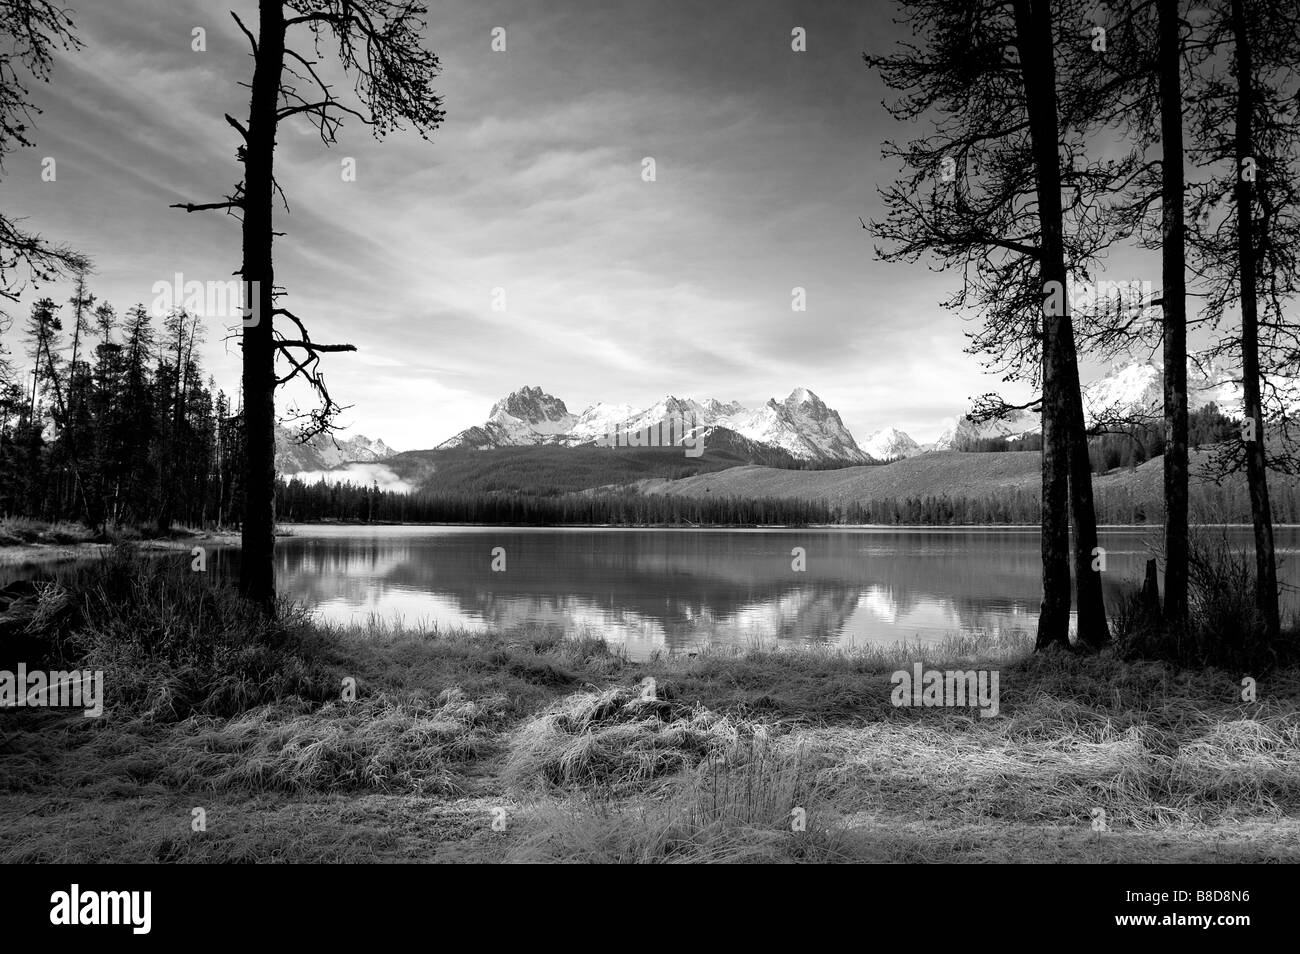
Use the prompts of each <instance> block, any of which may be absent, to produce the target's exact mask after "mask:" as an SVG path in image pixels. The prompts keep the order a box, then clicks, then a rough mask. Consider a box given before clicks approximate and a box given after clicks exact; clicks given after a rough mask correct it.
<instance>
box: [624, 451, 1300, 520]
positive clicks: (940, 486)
mask: <svg viewBox="0 0 1300 954" xmlns="http://www.w3.org/2000/svg"><path fill="white" fill-rule="evenodd" d="M1040 459H1041V455H1040V454H1039V452H1037V451H1002V452H989V453H975V452H960V451H934V452H932V453H928V454H921V455H919V456H916V457H908V458H904V459H902V460H898V461H894V462H893V463H890V464H884V465H879V466H874V467H844V468H841V469H839V470H832V471H789V470H778V469H775V468H771V467H756V466H746V467H733V468H730V469H728V470H724V471H718V472H713V473H701V474H697V475H695V476H693V477H688V478H685V479H681V480H674V481H668V480H645V481H642V482H641V483H640V484H638V489H639V490H640V491H641V492H642V493H646V494H662V495H668V496H684V497H717V498H725V497H733V496H734V497H742V498H747V499H752V498H757V497H764V498H778V499H782V498H784V499H801V500H823V501H826V502H827V503H829V504H831V505H832V506H833V507H839V508H843V507H846V506H848V505H850V504H859V505H869V504H872V503H879V502H882V501H889V500H891V499H892V500H906V499H913V500H916V499H924V498H927V497H932V498H938V497H948V498H951V499H954V500H956V499H967V500H980V499H990V498H992V499H1002V500H1006V499H1009V498H1024V499H1026V500H1030V501H1032V502H1033V503H1034V505H1035V506H1036V505H1037V501H1038V497H1039V493H1040V489H1041V479H1042V477H1041V473H1040V470H1039V468H1040ZM1209 459H1210V452H1209V451H1206V450H1196V451H1193V452H1192V454H1191V474H1192V488H1191V497H1192V509H1193V518H1194V519H1198V520H1204V521H1218V520H1222V521H1226V522H1237V521H1243V520H1248V519H1249V517H1248V515H1249V506H1248V502H1247V491H1246V481H1245V476H1244V474H1241V473H1237V474H1233V475H1230V476H1229V477H1227V478H1226V479H1225V480H1224V481H1223V482H1222V483H1221V484H1215V483H1213V482H1211V481H1209V480H1208V478H1207V464H1208V462H1209ZM1269 480H1270V483H1269V487H1270V492H1271V497H1272V503H1273V513H1274V519H1275V520H1277V521H1278V522H1295V521H1296V520H1297V519H1300V509H1298V508H1300V479H1297V478H1295V477H1288V476H1286V475H1283V474H1280V473H1274V474H1270V478H1269ZM1163 487H1164V462H1163V458H1161V457H1156V458H1154V459H1152V460H1149V461H1147V462H1146V463H1144V464H1141V465H1140V466H1138V467H1136V468H1133V469H1123V470H1115V471H1112V472H1110V473H1108V474H1101V475H1097V476H1095V477H1094V478H1093V488H1094V491H1095V493H1096V496H1097V500H1098V514H1099V517H1100V518H1101V519H1102V520H1104V521H1107V522H1124V523H1127V522H1142V521H1144V520H1148V519H1150V520H1159V519H1160V511H1161V509H1162V508H1163V502H1162V501H1163Z"/></svg>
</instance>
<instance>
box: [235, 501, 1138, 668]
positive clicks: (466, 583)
mask: <svg viewBox="0 0 1300 954" xmlns="http://www.w3.org/2000/svg"><path fill="white" fill-rule="evenodd" d="M295 534H296V535H295V536H293V537H290V538H286V539H282V540H280V541H279V542H278V543H277V560H278V572H279V586H280V590H281V592H282V593H284V594H285V595H288V596H291V597H293V598H295V599H299V600H303V601H305V602H308V603H310V604H312V605H313V606H314V607H315V609H316V611H317V612H318V613H319V614H320V615H321V616H323V617H325V618H328V619H333V620H338V621H343V622H348V621H353V620H360V619H364V618H365V617H367V616H368V615H370V614H372V613H373V614H376V615H379V616H383V617H387V618H401V619H402V620H403V621H405V622H406V623H408V624H415V623H422V624H430V625H432V624H436V625H438V626H439V627H442V628H457V627H463V628H466V629H471V630H482V629H496V628H512V627H516V626H523V625H530V624H541V625H550V626H556V627H559V628H561V629H563V630H564V631H565V632H581V631H589V632H591V633H594V634H597V635H601V636H604V637H606V638H608V639H611V640H613V641H617V642H623V643H626V644H627V646H628V649H629V651H631V652H633V653H635V654H641V653H644V652H648V651H651V650H654V649H666V650H670V651H676V650H681V649H686V648H691V647H698V646H699V645H701V644H704V643H710V642H711V643H715V644H716V643H726V644H750V643H755V642H772V641H776V642H782V643H815V642H820V643H828V644H838V645H849V644H857V645H866V644H892V643H895V642H900V641H908V642H914V641H922V642H928V641H937V640H940V639H942V638H944V637H945V636H948V635H952V634H956V633H989V634H995V635H998V634H1007V633H1011V632H1016V631H1020V632H1026V633H1032V632H1033V631H1034V628H1035V624H1036V617H1037V610H1038V598H1039V596H1038V594H1039V592H1040V580H1039V572H1040V571H1039V547H1038V536H1037V534H1036V533H1033V532H1026V531H1021V530H961V531H944V530H867V531H779V530H769V531H734V530H729V531H721V530H720V531H710V530H693V531H683V532H677V531H638V530H587V529H564V530H518V529H510V530H502V529H495V528H416V527H393V528H374V529H371V528H356V527H351V528H341V527H340V528H320V527H303V528H296V529H295ZM1106 536H1107V539H1106V540H1104V541H1103V543H1105V544H1108V545H1109V547H1110V549H1109V561H1108V567H1107V573H1106V586H1107V591H1108V595H1109V596H1111V597H1113V596H1114V595H1116V594H1117V593H1118V592H1119V591H1121V590H1122V589H1124V588H1125V587H1126V586H1131V585H1133V584H1134V582H1135V581H1136V580H1138V579H1139V578H1140V576H1141V573H1142V569H1143V566H1144V564H1145V560H1146V558H1147V556H1148V545H1147V538H1146V535H1145V534H1143V533H1141V532H1136V531H1125V532H1123V533H1112V534H1107V535H1106ZM496 547H501V548H503V549H504V551H505V567H506V568H505V570H504V571H503V572H494V571H493V570H492V562H493V556H492V553H493V549H494V548H496ZM794 547H802V548H803V549H804V551H805V553H806V570H805V571H802V572H799V571H795V570H793V569H792V566H791V563H792V560H793V559H794V557H792V555H791V550H792V549H793V548H794ZM231 556H234V554H231Z"/></svg>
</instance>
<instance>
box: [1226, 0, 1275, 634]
mask: <svg viewBox="0 0 1300 954" xmlns="http://www.w3.org/2000/svg"><path fill="white" fill-rule="evenodd" d="M1232 32H1233V39H1234V41H1235V43H1236V56H1237V64H1236V66H1237V122H1236V130H1235V136H1236V162H1237V168H1236V186H1235V188H1234V190H1233V191H1234V192H1235V194H1236V202H1237V250H1238V261H1239V263H1240V267H1239V269H1238V271H1239V272H1240V275H1241V377H1242V382H1241V383H1242V390H1243V392H1244V403H1245V412H1246V419H1247V421H1248V422H1249V424H1250V427H1251V429H1252V433H1251V435H1250V437H1251V439H1249V440H1247V441H1246V479H1247V481H1248V482H1249V484H1250V515H1251V521H1252V522H1253V523H1254V526H1255V576H1256V579H1255V600H1256V604H1257V606H1258V607H1259V612H1260V615H1261V616H1262V617H1263V619H1264V625H1265V627H1266V628H1267V633H1268V638H1269V639H1270V640H1274V641H1275V640H1276V639H1277V638H1278V634H1279V632H1280V630H1281V621H1280V619H1279V613H1278V601H1277V560H1276V556H1275V555H1274V548H1273V517H1272V511H1271V510H1270V508H1269V502H1268V471H1267V462H1266V460H1265V448H1264V415H1263V408H1262V402H1261V400H1260V387H1259V304H1258V299H1257V295H1256V290H1255V278H1256V274H1255V272H1256V268H1257V261H1256V256H1255V220H1254V211H1253V206H1252V202H1251V182H1250V181H1248V180H1247V179H1246V178H1245V176H1244V174H1243V169H1244V165H1245V160H1247V159H1250V158H1253V151H1254V146H1253V139H1254V131H1253V129H1252V121H1251V112H1252V105H1253V103H1252V99H1253V94H1254V90H1253V88H1252V86H1253V83H1252V78H1251V76H1252V74H1251V70H1252V64H1251V51H1250V38H1249V35H1248V33H1247V30H1246V14H1245V9H1244V7H1243V3H1242V0H1232Z"/></svg>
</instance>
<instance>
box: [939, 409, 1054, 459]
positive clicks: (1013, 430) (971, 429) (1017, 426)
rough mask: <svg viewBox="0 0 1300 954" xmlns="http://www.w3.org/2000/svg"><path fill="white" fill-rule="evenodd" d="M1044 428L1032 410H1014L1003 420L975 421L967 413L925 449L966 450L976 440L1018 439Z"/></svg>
mask: <svg viewBox="0 0 1300 954" xmlns="http://www.w3.org/2000/svg"><path fill="white" fill-rule="evenodd" d="M1041 428H1042V421H1041V420H1040V418H1039V416H1038V415H1037V414H1034V413H1031V412H1030V411H1012V412H1011V413H1010V414H1008V415H1007V417H1006V418H1004V419H1002V420H993V421H983V422H981V423H978V424H977V423H975V422H974V421H972V420H971V419H970V417H968V416H967V415H964V414H963V415H962V416H961V417H959V418H957V420H956V421H955V422H954V423H953V424H952V425H951V426H950V427H948V428H947V429H946V430H945V431H944V432H943V433H942V434H940V435H939V439H938V440H936V441H935V442H934V443H933V444H932V445H929V446H927V447H924V448H922V449H923V450H964V449H966V448H967V447H969V446H970V445H971V444H972V443H973V442H975V441H982V440H996V439H999V438H1001V439H1005V440H1016V439H1017V438H1021V437H1025V436H1026V435H1028V434H1037V433H1038V432H1039V430H1040V429H1041Z"/></svg>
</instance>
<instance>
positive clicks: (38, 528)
mask: <svg viewBox="0 0 1300 954" xmlns="http://www.w3.org/2000/svg"><path fill="white" fill-rule="evenodd" d="M95 542H100V538H99V536H98V535H97V534H96V533H95V532H94V531H93V530H91V529H89V528H88V527H86V526H84V525H82V524H80V523H73V522H70V521H57V522H50V521H47V520H32V519H31V518H29V517H0V547H16V546H25V545H30V544H34V543H55V544H75V543H95Z"/></svg>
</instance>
